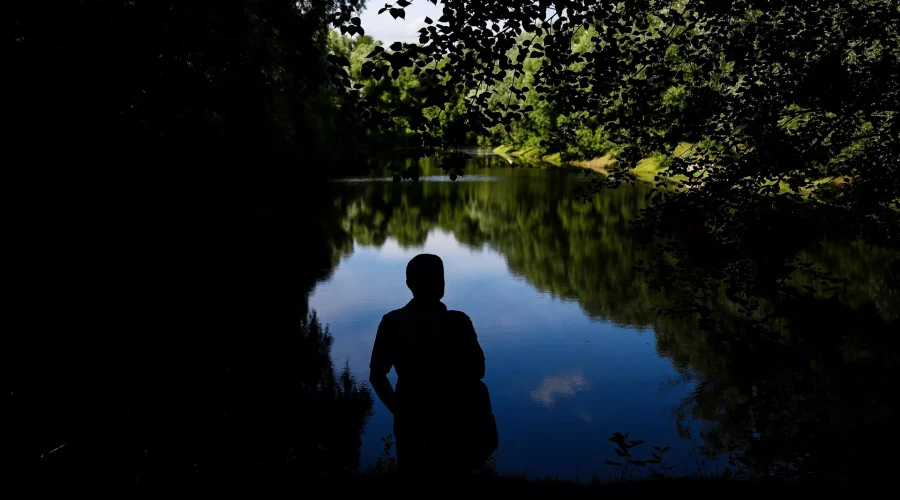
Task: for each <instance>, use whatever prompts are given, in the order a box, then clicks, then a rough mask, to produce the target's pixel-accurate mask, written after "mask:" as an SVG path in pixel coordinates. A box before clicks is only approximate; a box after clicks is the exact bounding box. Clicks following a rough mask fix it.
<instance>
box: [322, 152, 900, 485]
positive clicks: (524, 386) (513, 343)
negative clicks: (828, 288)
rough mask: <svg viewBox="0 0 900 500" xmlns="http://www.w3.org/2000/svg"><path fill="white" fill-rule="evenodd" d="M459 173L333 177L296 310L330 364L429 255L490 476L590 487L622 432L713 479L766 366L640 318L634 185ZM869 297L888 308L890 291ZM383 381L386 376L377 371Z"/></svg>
mask: <svg viewBox="0 0 900 500" xmlns="http://www.w3.org/2000/svg"><path fill="white" fill-rule="evenodd" d="M461 180H463V181H464V182H449V181H448V180H447V179H446V178H445V177H442V176H426V177H423V178H422V179H420V182H418V183H414V182H411V181H404V182H403V183H400V184H394V183H391V182H389V180H388V179H354V180H353V181H352V182H341V183H336V184H334V186H333V189H334V195H333V199H334V208H335V210H336V211H337V213H338V214H339V215H340V219H341V220H340V226H341V229H342V231H344V232H345V233H346V234H348V235H349V238H347V240H346V241H345V242H343V243H342V244H338V245H336V248H335V251H334V253H335V255H334V264H335V266H334V268H333V269H332V270H331V272H330V273H329V275H328V276H327V277H326V278H325V279H323V280H321V281H320V283H319V284H318V285H317V286H316V287H315V289H314V290H313V292H312V294H311V296H310V299H309V306H310V308H311V309H314V310H316V311H317V313H318V315H319V318H320V319H321V320H322V321H323V322H324V323H327V324H328V325H329V326H330V329H331V333H332V334H333V336H334V344H333V346H332V357H333V359H334V362H335V364H336V365H338V366H340V365H343V364H344V362H345V361H346V362H348V363H349V367H350V371H351V372H352V373H353V374H354V375H355V376H356V377H358V378H359V379H360V380H365V379H366V378H367V376H368V362H369V356H370V353H371V349H372V345H373V342H374V338H375V331H376V328H377V326H378V323H379V321H380V320H381V317H382V315H383V314H385V313H387V312H388V311H390V310H392V309H396V308H400V307H402V306H403V305H405V304H406V302H407V301H408V300H409V299H410V298H411V295H410V292H409V291H408V289H407V288H406V285H405V275H404V270H405V266H406V263H407V262H408V261H409V259H410V258H412V257H413V256H415V255H416V254H419V253H423V252H426V253H433V254H437V255H439V256H440V257H441V258H442V259H443V260H444V266H445V272H446V295H445V297H444V303H445V304H446V305H447V306H448V307H449V308H451V309H457V310H460V311H464V312H465V313H466V314H468V315H469V316H470V317H471V319H472V321H473V323H474V325H475V329H476V331H477V333H478V337H479V341H480V343H481V346H482V348H483V349H484V352H485V357H486V366H487V375H486V376H485V379H484V380H485V383H486V384H487V386H488V387H489V389H490V392H491V399H492V403H493V408H494V414H495V416H496V419H497V424H498V428H499V431H500V448H499V450H498V452H497V455H496V459H497V466H498V468H500V469H507V470H509V471H513V472H522V471H526V470H527V472H528V474H529V475H532V476H543V475H554V476H560V477H567V478H573V477H576V476H580V477H585V476H587V475H589V474H590V473H592V472H595V473H598V474H599V475H600V477H606V476H608V475H610V474H613V473H614V470H615V469H614V468H613V467H611V466H609V465H605V464H604V461H606V460H615V459H616V456H615V455H614V453H613V444H612V443H610V442H609V441H608V438H609V436H610V434H611V433H613V432H623V433H624V432H629V433H630V437H631V438H632V439H640V440H643V441H645V444H644V445H642V446H641V447H639V448H636V449H635V455H636V458H650V452H652V451H653V450H652V449H651V448H650V446H653V445H657V446H660V447H664V446H669V447H671V450H669V451H668V452H667V454H666V458H667V462H668V463H669V464H670V465H674V466H676V469H675V471H685V472H687V473H696V472H698V470H699V469H700V468H707V469H708V470H709V471H712V472H716V471H721V470H722V468H723V467H724V465H725V459H724V458H723V455H724V454H723V453H717V452H716V450H717V449H719V451H724V450H725V449H726V448H728V445H729V443H731V444H734V443H735V442H737V441H739V440H741V439H749V440H753V439H758V438H759V437H760V430H761V429H760V428H759V427H760V425H761V424H760V423H759V422H758V421H757V420H759V419H758V418H757V420H753V419H749V420H748V419H744V420H741V421H739V422H737V423H735V420H738V417H739V416H741V415H744V414H745V413H747V412H750V413H752V411H758V408H757V409H748V408H750V407H751V406H752V405H751V404H750V403H748V402H750V401H752V400H753V398H755V397H758V396H759V397H761V396H760V390H759V389H758V387H760V386H759V383H760V382H759V380H756V381H755V382H754V381H753V380H751V379H753V378H754V377H755V378H758V379H766V377H768V373H764V374H757V373H755V372H754V371H753V370H754V369H752V368H751V369H749V373H751V375H746V374H745V373H744V371H741V372H740V373H739V374H737V375H734V374H731V373H728V372H727V369H726V368H723V367H731V366H732V365H733V363H732V362H731V361H730V359H728V354H723V353H721V352H719V350H718V349H716V348H714V346H713V344H710V345H706V344H705V342H706V338H705V336H704V335H703V334H702V333H701V332H699V330H697V329H696V328H695V327H693V326H691V325H690V324H689V323H677V322H673V321H672V320H666V319H663V318H660V317H658V316H657V314H656V312H655V311H654V307H655V306H658V305H662V304H663V303H664V302H665V299H666V297H665V296H663V295H662V294H661V292H659V291H657V290H654V289H653V288H651V287H650V285H648V283H647V282H646V280H644V279H643V278H642V276H641V275H640V274H639V273H638V272H636V271H635V270H634V265H635V263H636V262H637V261H638V260H639V259H641V258H646V256H647V254H646V252H645V250H643V249H642V247H641V246H640V245H638V244H637V242H636V241H635V238H634V236H633V235H632V230H631V229H630V226H629V221H630V220H633V219H634V217H635V216H636V215H637V213H638V212H639V210H640V209H641V208H642V207H644V206H645V203H646V200H647V194H648V193H647V189H646V188H643V187H630V186H626V187H623V188H620V189H618V190H617V191H613V192H606V193H604V194H602V195H600V196H597V197H595V199H593V200H592V201H590V202H587V203H585V202H583V201H582V200H581V199H580V198H579V197H578V196H577V195H576V193H577V191H578V189H579V188H580V187H584V185H585V179H584V178H583V176H581V175H577V174H573V173H571V172H570V173H567V172H562V171H547V170H541V169H509V168H506V169H482V170H477V171H473V172H469V173H468V175H466V176H464V177H462V178H461ZM845 251H849V250H845ZM839 255H843V254H839ZM866 259H868V258H866ZM838 260H841V259H838ZM888 260H890V259H888ZM892 262H893V261H892ZM871 267H873V269H870V272H869V274H865V273H864V274H865V275H863V276H861V277H858V278H859V280H860V281H862V282H863V283H862V284H861V285H860V286H859V287H858V288H859V290H862V291H857V294H860V295H865V294H867V293H872V294H877V293H879V290H880V288H879V284H878V283H874V284H873V283H870V282H869V281H866V280H870V281H871V280H877V279H879V278H878V276H877V274H876V273H877V272H879V271H877V266H874V265H872V266H871ZM882 273H883V271H882ZM882 278H883V275H882ZM860 300H861V301H863V302H865V301H866V300H868V298H867V297H862V298H861V299H860ZM887 300H888V302H889V307H894V304H895V302H896V297H895V296H892V297H889V298H888V299H887ZM887 314H890V312H889V313H887ZM741 366H743V365H741ZM741 370H744V368H741ZM390 377H391V380H392V382H395V381H396V378H395V376H394V373H393V371H392V373H391V376H390ZM698 380H699V381H702V382H703V383H704V391H698V383H699V382H698ZM716 383H719V384H718V385H715V384H716ZM754 384H757V385H754ZM712 386H715V387H717V388H716V389H715V390H710V389H709V388H710V387H712ZM778 391H780V392H778V397H781V396H783V395H784V396H785V397H786V398H788V399H789V398H790V397H792V396H791V395H785V394H784V393H785V392H786V391H787V389H783V388H780V389H778ZM832 392H834V391H832ZM707 393H710V394H707ZM711 394H713V395H715V396H714V397H713V396H711ZM804 397H806V396H804ZM766 401H768V400H766ZM447 404H448V405H452V404H453V401H447ZM742 405H743V406H742ZM754 408H755V407H754ZM741 418H743V417H741ZM391 421H392V420H391V416H390V414H389V412H388V411H387V410H386V409H385V408H384V406H383V405H381V403H380V402H377V401H376V403H375V415H374V417H373V418H372V419H371V420H370V421H369V423H368V425H367V427H366V430H365V433H364V435H363V438H362V443H363V444H362V455H361V464H362V466H365V465H367V464H369V463H371V462H372V461H374V460H375V459H376V458H377V456H378V455H379V454H380V453H381V449H382V443H381V438H382V437H384V436H386V435H388V434H389V433H390V432H391ZM801 432H802V431H801ZM698 438H699V439H698ZM450 445H452V444H450ZM700 447H703V448H704V449H705V452H701V451H700V449H699V448H700ZM717 457H718V458H717ZM701 460H702V461H701Z"/></svg>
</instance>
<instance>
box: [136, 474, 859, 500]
mask: <svg viewBox="0 0 900 500" xmlns="http://www.w3.org/2000/svg"><path fill="white" fill-rule="evenodd" d="M145 493H146V495H145V496H146V498H166V499H170V498H192V499H193V498H254V499H263V498H272V499H289V498H290V499H298V498H347V499H369V498H375V499H385V500H387V499H406V498H463V499H466V498H504V499H505V498H512V499H515V498H548V499H549V498H554V499H555V498H604V497H605V498H632V497H639V498H690V499H697V498H709V499H734V498H747V499H751V498H753V499H759V498H766V497H773V498H792V497H794V498H867V497H870V496H872V495H873V493H872V492H866V491H864V489H858V488H854V487H852V486H851V487H848V486H847V485H842V484H839V483H822V482H818V483H791V484H786V483H783V482H772V483H764V482H748V481H739V480H728V479H697V478H677V479H662V480H640V481H622V482H597V483H594V484H587V483H575V482H570V481H557V480H550V479H544V480H534V479H523V478H521V477H511V476H494V477H483V478H473V479H472V480H470V481H467V482H465V483H456V484H452V483H449V482H447V481H440V480H432V481H421V482H418V483H415V484H410V483H406V482H402V481H400V480H399V479H398V478H396V477H379V476H368V477H367V476H362V477H354V478H348V479H346V480H344V481H329V482H319V481H296V482H291V483H285V484H280V485H275V484H267V485H264V486H260V485H256V486H253V485H242V486H238V485H233V484H232V485H229V484H227V483H220V484H218V485H216V486H213V487H210V486H207V487H200V486H195V487H170V488H151V489H149V490H147V491H146V492H145Z"/></svg>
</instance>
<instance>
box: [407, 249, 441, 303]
mask: <svg viewBox="0 0 900 500" xmlns="http://www.w3.org/2000/svg"><path fill="white" fill-rule="evenodd" d="M406 286H408V287H409V290H410V291H411V292H412V294H413V297H415V298H417V299H425V300H441V298H443V297H444V262H443V261H441V258H440V257H438V256H437V255H432V254H430V253H423V254H419V255H416V256H415V257H413V258H412V260H410V261H409V264H407V265H406Z"/></svg>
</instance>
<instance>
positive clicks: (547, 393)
mask: <svg viewBox="0 0 900 500" xmlns="http://www.w3.org/2000/svg"><path fill="white" fill-rule="evenodd" d="M588 387H589V385H588V382H587V379H585V378H584V375H582V374H581V371H580V370H575V371H573V372H572V373H570V374H568V375H558V376H555V377H547V378H545V379H544V382H543V383H542V384H541V386H540V387H538V388H537V389H535V390H533V391H531V399H532V401H535V402H537V403H542V404H543V405H544V406H553V405H554V404H555V403H556V399H557V398H558V397H560V396H574V395H575V393H576V392H578V391H580V390H582V389H587V388H588Z"/></svg>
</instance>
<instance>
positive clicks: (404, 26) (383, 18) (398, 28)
mask: <svg viewBox="0 0 900 500" xmlns="http://www.w3.org/2000/svg"><path fill="white" fill-rule="evenodd" d="M383 6H384V5H383V4H381V3H374V2H370V3H369V6H368V7H366V10H365V11H364V12H363V13H362V15H361V16H360V20H361V21H362V27H363V29H365V30H366V34H367V35H369V36H371V37H372V38H374V39H376V40H381V41H382V42H384V45H385V46H390V45H391V44H392V43H394V42H417V41H418V40H419V29H421V28H422V27H423V26H426V24H425V17H426V16H427V17H430V18H431V19H433V20H434V21H437V20H438V18H440V17H441V11H442V10H443V7H442V6H440V4H439V5H433V4H432V3H431V2H428V1H426V0H416V1H415V2H413V4H412V5H410V6H409V7H407V8H406V9H405V10H406V19H405V20H404V19H403V18H397V19H394V18H393V17H391V14H390V12H388V11H385V12H384V13H383V14H381V15H378V10H379V9H381V8H382V7H383Z"/></svg>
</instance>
